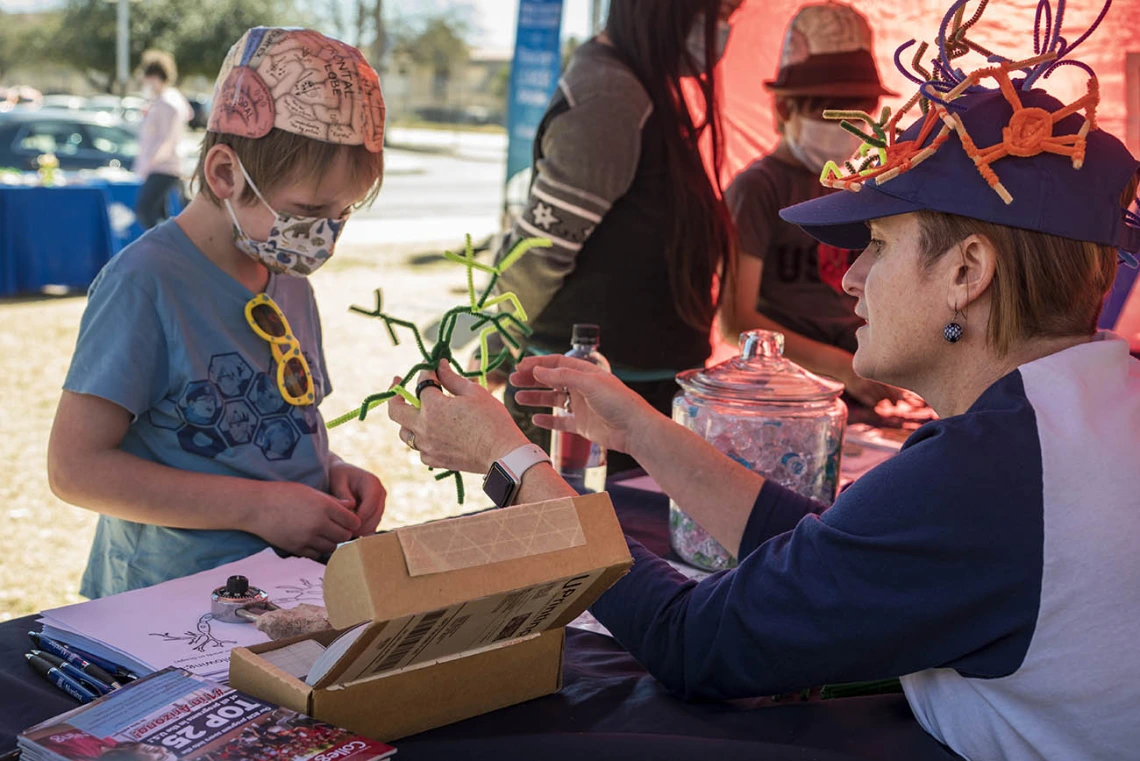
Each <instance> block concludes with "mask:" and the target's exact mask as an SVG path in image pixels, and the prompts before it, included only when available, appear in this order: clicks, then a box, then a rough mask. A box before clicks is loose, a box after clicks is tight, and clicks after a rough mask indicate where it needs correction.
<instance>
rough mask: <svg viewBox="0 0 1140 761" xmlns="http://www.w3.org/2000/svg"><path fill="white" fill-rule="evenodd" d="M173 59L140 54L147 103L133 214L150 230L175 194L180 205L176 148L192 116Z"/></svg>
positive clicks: (157, 53) (153, 53)
mask: <svg viewBox="0 0 1140 761" xmlns="http://www.w3.org/2000/svg"><path fill="white" fill-rule="evenodd" d="M176 77H177V72H176V70H175V66H174V57H173V56H171V55H170V54H169V53H163V52H161V51H156V50H151V51H147V52H146V53H145V54H144V55H143V92H144V93H145V94H146V97H147V100H148V101H150V104H149V106H148V107H147V112H146V118H145V119H143V123H142V127H141V128H140V130H139V155H138V157H137V158H136V159H135V164H134V171H135V174H137V175H138V176H139V177H141V178H142V179H143V186H142V188H141V189H140V190H139V199H138V203H137V204H136V209H135V211H136V212H137V214H138V218H139V224H141V225H142V226H143V227H144V228H146V229H148V230H149V229H150V228H152V227H154V226H155V225H157V224H158V223H159V222H161V221H162V220H164V219H166V218H167V217H168V216H170V215H169V213H168V210H167V201H168V200H169V198H170V194H171V193H172V192H173V193H177V194H178V197H179V199H180V201H182V205H185V203H184V200H183V198H182V197H183V194H182V158H181V157H180V156H179V155H178V148H179V145H180V144H181V142H182V140H183V139H184V138H185V137H186V126H187V124H188V123H189V122H190V117H191V116H193V113H192V112H191V109H190V103H189V102H188V101H187V100H186V98H185V97H184V96H183V95H182V93H180V92H178V88H176V87H175V86H174V80H175V78H176Z"/></svg>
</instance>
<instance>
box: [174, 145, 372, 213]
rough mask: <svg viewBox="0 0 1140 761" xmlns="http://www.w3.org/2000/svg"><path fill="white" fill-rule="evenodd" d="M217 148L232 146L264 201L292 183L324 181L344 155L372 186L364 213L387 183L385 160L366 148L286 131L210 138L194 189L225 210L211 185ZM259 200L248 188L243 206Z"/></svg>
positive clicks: (354, 174)
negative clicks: (209, 171) (210, 163)
mask: <svg viewBox="0 0 1140 761" xmlns="http://www.w3.org/2000/svg"><path fill="white" fill-rule="evenodd" d="M216 145H226V146H229V147H230V148H231V149H232V150H233V152H234V153H235V154H237V157H238V159H239V160H240V161H241V164H242V166H243V167H245V171H246V172H248V173H249V176H250V178H251V179H252V180H253V182H254V184H255V185H257V188H258V190H260V191H261V192H262V194H263V195H269V194H270V193H272V192H273V191H274V190H276V189H277V188H280V187H282V186H284V185H288V184H291V183H295V182H304V181H307V180H319V179H320V178H321V176H322V175H323V173H324V172H326V171H328V168H329V167H330V166H332V165H333V163H334V162H335V161H336V159H337V158H339V157H340V156H341V155H344V156H345V157H346V158H347V160H348V165H349V167H350V168H351V171H352V179H353V181H359V184H360V185H361V186H363V185H366V184H367V186H368V192H367V194H366V195H365V196H364V198H363V199H361V201H360V202H359V203H358V204H357V205H358V207H359V206H368V205H370V204H371V203H372V201H373V200H375V198H376V195H377V194H378V193H379V192H380V185H381V183H382V182H383V180H384V154H383V153H382V152H381V153H374V152H372V151H370V150H368V149H367V148H365V147H364V146H363V145H341V144H337V143H326V142H324V141H323V140H314V139H313V138H310V137H304V136H302V135H295V134H293V133H292V132H286V131H284V130H280V129H273V130H271V131H270V132H269V134H268V135H266V136H265V137H259V138H250V137H238V136H237V135H227V134H222V133H219V132H207V133H206V137H205V138H204V139H203V140H202V152H201V154H200V156H199V157H198V166H197V168H196V169H195V170H194V183H195V184H196V185H197V186H198V190H199V192H201V193H202V194H203V195H204V196H206V198H208V199H209V200H210V202H211V203H213V204H214V205H215V206H221V205H222V202H221V199H219V198H218V196H217V195H216V194H215V193H214V191H213V190H211V189H210V185H209V183H207V182H206V156H207V154H209V152H210V149H211V148H213V147H214V146H216ZM256 198H257V195H256V194H255V193H254V192H253V188H251V187H250V186H249V184H248V183H247V184H246V186H245V189H244V190H243V191H242V194H241V197H240V198H238V199H237V200H238V201H240V202H241V203H244V204H248V203H252V202H253V201H254V200H256Z"/></svg>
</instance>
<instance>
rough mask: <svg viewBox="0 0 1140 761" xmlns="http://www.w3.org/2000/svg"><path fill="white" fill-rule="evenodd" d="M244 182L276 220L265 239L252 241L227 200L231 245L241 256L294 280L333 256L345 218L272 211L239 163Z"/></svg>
mask: <svg viewBox="0 0 1140 761" xmlns="http://www.w3.org/2000/svg"><path fill="white" fill-rule="evenodd" d="M238 167H239V168H240V169H241V173H242V175H243V176H244V177H245V181H246V182H248V183H249V186H250V187H251V188H253V192H254V193H256V194H257V197H258V199H259V200H260V201H261V202H262V203H263V204H265V208H267V209H269V210H270V211H272V212H273V215H274V216H275V217H276V219H274V220H273V225H272V226H271V227H270V228H269V237H268V238H267V239H266V240H254V239H253V238H251V237H250V236H249V235H248V234H247V233H246V232H245V231H244V230H242V229H241V223H240V222H238V218H237V214H235V213H234V207H233V204H231V203H230V199H228V198H227V199H226V202H225V203H226V210H227V211H229V213H230V219H232V220H233V223H234V245H235V246H237V248H238V250H239V251H241V252H242V253H244V254H246V255H248V256H250V257H252V258H254V259H256V260H257V261H259V262H261V263H262V264H264V265H265V266H266V267H267V268H268V269H269V270H270V271H271V272H277V273H280V274H283V275H292V276H293V277H305V276H307V275H311V274H313V273H314V272H316V271H317V270H318V269H319V268H320V267H321V266H322V265H324V263H325V262H327V261H328V260H329V259H330V258H331V257H332V255H333V247H334V246H336V241H337V238H339V237H340V234H341V231H343V230H344V223H345V222H346V221H347V220H348V215H347V214H346V215H344V216H343V217H340V218H338V219H327V218H321V217H298V216H294V215H293V214H287V213H285V212H278V211H274V209H273V207H272V206H270V205H269V202H268V201H266V200H265V197H264V196H262V195H261V191H260V190H258V189H257V186H256V185H254V184H253V180H251V179H250V177H249V173H248V172H246V171H245V167H244V166H242V164H241V161H240V160H238Z"/></svg>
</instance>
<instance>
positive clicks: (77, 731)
mask: <svg viewBox="0 0 1140 761" xmlns="http://www.w3.org/2000/svg"><path fill="white" fill-rule="evenodd" d="M19 747H20V750H21V751H22V753H23V756H22V757H23V758H24V759H26V760H28V761H246V760H247V759H248V760H249V761H253V760H254V759H258V760H261V759H279V760H280V761H378V760H379V759H384V758H389V757H390V756H392V755H393V754H394V753H395V752H396V750H395V748H392V747H390V746H388V745H385V744H383V743H380V742H377V741H375V740H370V739H368V738H365V737H361V736H359V735H356V734H353V733H352V732H349V731H347V730H344V729H339V728H337V727H334V726H332V725H329V724H326V723H324V722H322V721H317V720H316V719H312V718H309V717H308V716H304V715H301V714H299V713H297V712H296V711H292V710H289V709H288V708H280V707H278V706H275V705H273V704H272V703H267V702H265V701H263V700H258V699H256V698H251V697H249V696H248V695H244V694H242V693H240V692H237V691H236V690H233V689H230V688H229V687H225V686H222V685H220V684H215V683H213V682H207V681H205V680H202V679H199V678H197V677H195V676H194V675H193V674H191V673H190V672H188V671H184V670H182V669H174V668H170V669H166V670H164V671H160V672H158V673H156V674H152V675H151V676H148V677H145V678H143V679H140V680H138V681H136V682H132V683H131V684H129V685H127V686H126V687H123V688H122V689H119V690H116V691H114V692H112V693H111V694H109V695H107V696H106V697H104V698H101V699H100V700H97V701H95V702H93V703H90V704H88V705H85V706H81V707H80V708H77V709H75V710H73V711H69V712H68V713H65V714H63V715H62V716H57V717H56V718H54V719H50V720H48V721H46V722H44V723H42V724H39V725H37V726H35V727H32V728H31V729H29V730H27V731H26V732H24V733H23V734H22V735H20V737H19Z"/></svg>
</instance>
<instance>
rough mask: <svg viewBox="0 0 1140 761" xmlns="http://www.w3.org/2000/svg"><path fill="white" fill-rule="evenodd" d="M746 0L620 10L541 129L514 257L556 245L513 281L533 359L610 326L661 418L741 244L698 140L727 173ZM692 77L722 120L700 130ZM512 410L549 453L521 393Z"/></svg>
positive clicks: (581, 57) (626, 366)
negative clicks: (734, 29) (686, 86)
mask: <svg viewBox="0 0 1140 761" xmlns="http://www.w3.org/2000/svg"><path fill="white" fill-rule="evenodd" d="M741 2H742V0H612V2H611V3H610V10H609V17H608V20H607V22H606V28H605V31H604V32H603V33H602V34H600V35H599V36H598V37H596V38H595V39H593V40H590V41H589V42H587V43H586V44H584V45H582V46H581V47H580V48H579V49H578V50H577V52H576V53H575V54H574V58H573V59H572V60H571V62H570V65H569V66H568V67H567V69H566V72H565V75H564V76H563V78H562V80H561V81H560V82H559V89H558V92H557V93H556V94H555V96H554V99H553V101H552V103H551V105H550V107H549V109H548V110H547V113H546V116H545V117H544V118H543V120H542V123H541V125H540V126H539V129H538V134H537V135H536V137H535V153H534V156H535V162H534V174H533V181H532V185H531V189H530V196H529V199H528V202H527V206H526V209H525V210H524V211H523V213H522V216H521V217H520V218H519V219H518V221H517V222H516V223H515V225H514V227H513V229H512V231H511V234H510V235H509V236H508V238H507V240H506V241H505V243H504V246H503V248H502V251H503V252H504V253H505V252H507V251H509V250H510V249H511V247H512V246H513V245H514V243H515V242H516V241H517V240H518V239H520V238H526V237H531V236H540V237H546V238H550V239H551V240H552V241H553V243H554V245H553V247H552V248H550V249H547V250H540V251H535V252H533V253H531V254H528V255H527V256H526V257H524V258H523V259H522V260H521V261H520V262H519V263H518V264H516V265H515V266H514V267H513V268H511V269H510V270H509V271H508V272H507V273H506V274H505V275H504V276H503V278H502V280H501V281H500V286H499V288H500V291H501V292H506V291H513V292H514V293H515V294H517V295H518V297H519V300H520V301H521V303H522V305H523V307H524V308H525V309H526V311H527V314H528V316H529V317H530V318H531V322H530V326H531V328H533V329H534V334H533V335H532V336H530V337H529V338H527V339H526V340H525V348H526V349H527V350H528V351H530V352H531V353H536V354H552V353H558V354H561V353H563V352H565V351H567V350H568V349H569V348H570V335H571V330H572V328H573V325H574V323H595V324H598V325H600V326H601V338H602V347H601V348H602V352H603V353H604V354H605V355H606V357H607V358H608V359H609V360H610V362H611V364H612V365H613V369H614V372H615V373H616V374H617V376H618V377H619V378H622V379H623V380H625V381H627V382H629V384H630V387H631V388H633V389H634V390H636V391H637V392H638V393H639V394H640V395H642V396H643V397H644V398H646V399H647V400H648V401H649V402H650V404H652V405H653V406H654V407H656V408H657V409H659V410H661V411H663V412H667V411H668V409H669V405H670V404H671V402H672V399H673V395H674V393H675V391H676V385H675V384H674V383H673V377H674V375H676V373H677V371H678V370H682V369H686V368H689V367H693V366H698V365H701V364H703V363H704V361H705V359H706V358H707V357H708V356H709V353H710V347H709V333H710V329H711V326H712V321H713V316H714V314H715V305H714V303H713V284H714V279H715V276H716V274H717V273H718V272H719V271H720V270H721V268H722V266H723V265H724V264H725V263H726V262H728V261H729V256H730V251H731V248H732V246H731V243H730V241H731V239H732V234H731V229H732V223H731V219H730V216H729V213H728V211H727V209H726V208H725V206H724V204H723V203H722V201H721V200H720V196H721V192H720V188H719V187H718V188H714V187H713V185H712V183H711V181H710V180H709V176H708V174H707V173H706V171H705V167H704V165H703V163H702V161H701V154H700V150H699V147H698V144H699V143H700V141H701V139H702V138H703V137H705V136H706V135H707V136H708V138H709V141H710V145H711V147H712V155H713V156H714V160H715V161H716V162H718V163H719V160H720V149H721V141H720V129H719V125H718V122H717V118H716V115H717V113H718V110H717V100H716V95H715V93H716V79H715V76H714V73H713V72H714V70H715V66H716V63H717V61H718V60H719V58H720V56H721V55H722V54H723V52H724V46H725V45H726V44H727V39H728V31H729V28H728V18H729V16H731V15H732V13H733V12H734V11H735V10H736V8H737V7H738V6H739V5H740V3H741ZM693 75H696V78H697V83H698V84H699V98H698V99H697V100H698V103H697V104H696V105H697V106H698V110H699V111H700V112H701V113H705V114H710V115H712V116H711V118H708V119H705V120H703V121H701V122H694V120H693V117H692V116H690V114H689V110H688V109H687V108H686V106H685V103H684V100H683V99H682V95H681V80H682V78H684V77H686V76H693ZM519 338H520V339H521V338H522V337H521V336H519ZM498 349H501V346H496V347H493V353H495V352H496V351H497V350H498ZM507 405H508V407H509V408H511V409H513V410H516V411H517V415H516V419H517V420H518V421H519V423H520V424H521V425H522V426H523V427H524V428H526V429H527V430H528V432H529V433H531V435H532V436H533V438H534V440H535V442H536V443H538V444H540V445H541V446H543V448H546V445H547V443H548V440H549V434H547V433H546V432H545V431H541V430H539V429H535V428H533V427H532V426H530V425H529V414H528V413H526V412H525V411H518V407H517V405H516V404H515V402H514V389H513V388H511V389H508V392H507ZM631 464H632V463H628V462H627V463H625V467H629V465H631ZM621 467H622V463H621V461H620V460H619V461H618V462H616V463H615V462H611V466H610V470H611V472H613V471H615V470H618V469H621Z"/></svg>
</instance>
